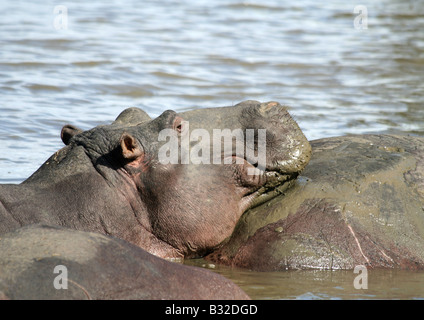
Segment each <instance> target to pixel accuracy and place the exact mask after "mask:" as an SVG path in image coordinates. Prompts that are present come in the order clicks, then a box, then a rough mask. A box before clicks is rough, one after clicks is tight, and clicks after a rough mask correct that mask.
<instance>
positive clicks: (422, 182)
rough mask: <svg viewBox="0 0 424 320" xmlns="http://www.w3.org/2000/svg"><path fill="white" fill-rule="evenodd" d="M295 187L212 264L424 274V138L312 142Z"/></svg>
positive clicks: (256, 211)
mask: <svg viewBox="0 0 424 320" xmlns="http://www.w3.org/2000/svg"><path fill="white" fill-rule="evenodd" d="M310 143H311V146H312V157H311V160H310V162H309V164H308V166H307V167H306V168H305V170H304V171H303V172H302V174H301V176H299V177H298V179H297V180H296V182H295V184H294V186H293V187H292V188H290V189H287V190H286V191H284V192H283V194H281V195H279V196H278V197H275V198H274V199H272V200H270V201H269V202H267V203H264V204H262V205H260V206H257V207H255V208H252V209H250V210H248V211H247V212H246V213H244V215H243V216H242V218H241V219H240V221H239V223H238V224H237V226H236V227H235V230H234V232H233V234H232V236H231V237H230V239H229V240H228V241H227V242H226V243H225V244H224V245H223V246H222V247H221V248H219V249H218V250H216V251H214V252H213V253H211V254H210V255H208V256H207V257H206V259H207V260H211V261H215V262H219V263H222V264H227V265H231V266H237V267H242V268H248V269H251V270H257V271H279V270H286V269H309V268H319V269H330V270H332V269H354V268H355V267H356V266H365V267H367V268H400V269H423V267H424V138H422V137H414V136H399V135H348V136H343V137H332V138H324V139H319V140H314V141H311V142H310Z"/></svg>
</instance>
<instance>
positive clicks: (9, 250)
mask: <svg viewBox="0 0 424 320" xmlns="http://www.w3.org/2000/svg"><path fill="white" fill-rule="evenodd" d="M56 268H57V269H56ZM64 268H66V269H64ZM55 269H56V270H55ZM65 276H66V279H64V277H65ZM63 286H65V287H63ZM0 299H13V300H20V299H25V300H26V299H36V300H43V299H48V300H53V299H54V300H59V299H66V300H69V299H79V300H81V299H93V300H94V299H96V300H98V299H103V300H104V299H108V300H109V299H126V300H128V299H143V300H146V299H155V300H157V299H166V300H168V299H172V300H174V299H196V300H198V299H248V296H247V295H246V294H245V293H244V292H243V291H242V290H241V289H240V288H238V287H237V286H236V285H235V284H233V283H232V282H231V281H229V280H227V279H225V278H224V277H222V276H219V275H218V274H216V273H213V272H211V271H208V270H205V269H201V268H196V267H190V266H185V265H181V264H177V263H173V262H169V261H166V260H164V259H160V258H157V257H155V256H153V255H151V254H149V253H147V252H146V251H144V250H143V249H140V248H139V247H137V246H135V245H132V244H130V243H128V242H126V241H124V240H121V239H116V238H112V237H109V236H105V235H102V234H99V233H92V232H84V231H77V230H72V229H65V228H60V227H50V226H41V225H32V226H26V227H23V228H20V229H18V230H15V231H13V232H11V233H7V234H5V235H3V236H2V237H1V239H0Z"/></svg>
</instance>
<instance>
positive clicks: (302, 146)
mask: <svg viewBox="0 0 424 320" xmlns="http://www.w3.org/2000/svg"><path fill="white" fill-rule="evenodd" d="M258 110H259V114H260V115H261V117H262V118H263V121H264V123H266V125H265V128H266V129H267V137H266V139H267V141H266V145H267V151H266V157H267V159H266V171H276V172H278V173H280V174H294V173H299V172H301V171H302V170H303V169H304V168H305V167H306V165H307V164H308V163H309V160H310V158H311V154H312V149H311V145H310V144H309V141H308V139H307V138H306V137H305V135H304V134H303V132H302V130H301V129H300V127H299V126H298V124H297V123H296V121H295V120H294V119H293V118H292V117H291V115H290V114H289V112H288V111H287V108H286V107H284V106H282V105H280V104H279V103H278V102H275V101H271V102H266V103H262V104H261V105H260V106H259V108H258Z"/></svg>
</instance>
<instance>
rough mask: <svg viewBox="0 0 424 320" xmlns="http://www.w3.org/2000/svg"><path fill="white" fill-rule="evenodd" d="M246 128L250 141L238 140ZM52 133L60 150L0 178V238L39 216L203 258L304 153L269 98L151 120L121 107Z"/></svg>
mask: <svg viewBox="0 0 424 320" xmlns="http://www.w3.org/2000/svg"><path fill="white" fill-rule="evenodd" d="M248 129H249V130H251V131H250V132H251V133H250V137H251V139H250V140H251V141H250V143H248V141H247V139H246V143H244V142H240V141H241V140H238V139H237V138H238V137H240V136H241V137H243V136H244V134H246V136H248ZM195 130H197V131H195ZM224 130H227V131H226V132H229V136H230V138H231V137H232V138H235V139H232V138H231V139H230V142H229V143H227V147H226V148H218V147H216V144H215V143H210V141H209V142H208V141H207V140H208V139H206V138H207V136H208V135H209V137H211V138H212V139H213V142H216V141H219V142H220V141H221V140H222V139H224V140H225V139H226V135H225V134H224V135H221V136H219V135H217V137H215V133H216V131H220V132H221V133H222V132H223V131H224ZM252 130H253V131H254V132H253V134H252ZM255 130H256V131H255ZM260 130H262V131H261V132H262V133H263V134H262V135H260V133H261V132H260ZM61 137H62V140H63V142H64V143H65V147H63V148H62V149H60V150H58V151H57V152H56V153H54V154H53V155H52V156H51V157H50V158H49V159H48V160H47V161H46V162H45V163H44V164H43V165H42V166H41V167H40V168H39V169H38V170H37V171H36V172H35V173H34V174H33V175H31V176H30V177H29V178H28V179H27V180H25V181H24V182H22V183H21V184H17V185H0V235H1V234H4V233H6V232H10V231H12V230H15V229H17V228H20V227H22V226H25V225H30V224H36V223H38V224H40V223H41V224H45V225H51V226H61V227H67V228H71V229H76V230H81V231H87V232H98V233H101V234H105V235H110V236H114V237H117V238H120V239H123V240H126V241H128V242H130V243H133V244H135V245H137V246H139V247H140V248H143V249H145V250H146V251H148V252H150V253H152V254H154V255H156V256H159V257H162V258H169V259H181V258H185V257H186V258H190V257H197V256H203V255H205V254H207V253H209V252H211V251H212V250H214V249H215V248H216V247H218V246H219V245H220V244H221V243H222V242H223V241H224V240H225V239H226V238H228V237H229V236H230V235H231V233H232V231H233V229H234V226H235V225H236V223H237V221H238V219H239V218H240V216H241V215H242V214H243V212H245V211H246V210H247V209H248V208H250V207H252V206H254V205H258V204H260V203H262V202H264V201H266V200H268V199H270V198H272V197H274V196H276V195H277V194H279V193H281V192H282V191H283V190H285V189H286V188H288V187H289V186H290V185H291V184H293V181H295V179H296V177H297V176H298V174H299V172H301V171H302V170H303V168H304V167H305V166H306V164H307V163H308V161H309V157H310V153H311V149H310V145H309V142H308V140H307V139H306V137H305V136H304V135H303V133H302V131H301V130H300V128H299V126H298V125H297V123H296V122H295V121H294V120H293V119H292V117H291V116H290V114H289V113H288V111H287V109H286V108H285V107H283V106H282V105H280V104H279V103H277V102H266V103H260V102H258V101H245V102H242V103H239V104H237V105H235V106H229V107H221V108H211V109H199V110H192V111H187V112H183V113H180V114H177V113H176V112H174V111H172V110H167V111H165V112H163V113H162V114H161V115H160V116H159V117H157V118H156V119H153V120H152V119H150V117H149V116H148V115H147V114H146V113H145V112H144V111H142V110H140V109H138V108H129V109H126V110H125V111H123V112H122V113H121V114H120V115H119V116H118V117H117V118H116V120H115V121H114V122H112V123H111V124H109V125H101V126H97V127H95V128H93V129H90V130H85V131H84V130H81V129H78V128H77V127H75V126H72V125H66V126H64V127H63V129H62V132H61ZM199 137H201V138H199ZM234 140H235V141H234ZM171 142H172V143H171ZM208 143H209V144H208ZM224 145H225V143H224ZM172 146H174V148H171V147H172ZM175 146H176V148H175ZM228 146H229V147H228ZM240 146H241V147H242V148H240ZM243 147H244V148H243ZM265 147H266V148H265ZM175 149H180V150H177V152H176V153H175V152H174V151H175ZM193 150H194V151H193ZM259 151H261V152H259ZM259 153H261V154H262V155H263V157H262V158H263V159H262V160H263V161H262V160H261V161H259V160H260V159H259ZM172 154H173V155H174V157H171V156H170V155H172ZM183 154H185V155H187V154H190V155H191V156H195V157H193V158H194V160H196V161H187V159H186V157H183V156H182V155H183ZM175 155H176V157H175ZM175 158H176V159H175ZM199 159H200V160H199ZM217 159H218V160H219V161H217ZM175 160H176V161H175ZM189 160H190V159H189ZM208 160H209V162H208Z"/></svg>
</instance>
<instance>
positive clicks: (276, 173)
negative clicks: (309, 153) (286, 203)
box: [243, 159, 302, 211]
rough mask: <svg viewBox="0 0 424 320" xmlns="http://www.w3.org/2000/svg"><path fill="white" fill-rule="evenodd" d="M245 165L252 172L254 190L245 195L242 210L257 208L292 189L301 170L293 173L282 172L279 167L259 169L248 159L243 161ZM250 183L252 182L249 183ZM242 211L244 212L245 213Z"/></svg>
mask: <svg viewBox="0 0 424 320" xmlns="http://www.w3.org/2000/svg"><path fill="white" fill-rule="evenodd" d="M244 161H245V165H247V166H248V167H249V169H250V170H254V171H253V172H254V173H255V175H254V176H255V177H256V178H254V179H252V180H255V188H253V189H252V190H251V191H250V192H248V193H247V194H246V195H245V197H244V198H245V200H246V201H244V202H243V204H244V209H245V210H247V209H251V208H254V207H256V206H259V205H261V204H263V203H265V202H267V201H269V200H271V199H273V198H275V197H277V196H278V195H280V194H283V193H284V192H285V191H286V190H287V189H289V188H290V187H292V186H293V185H294V183H295V181H296V179H297V177H298V176H299V174H300V173H301V171H302V170H299V171H295V172H284V170H281V169H282V168H281V167H279V166H273V167H270V168H264V170H261V169H259V168H258V167H257V166H255V165H253V164H252V163H251V162H250V161H249V160H248V159H244ZM250 182H252V181H250ZM245 210H244V211H245Z"/></svg>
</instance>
